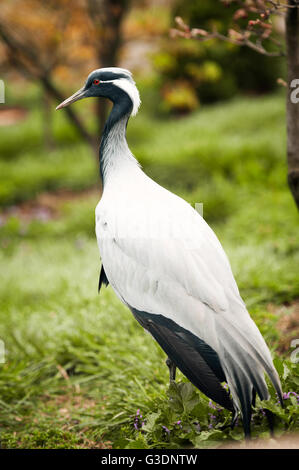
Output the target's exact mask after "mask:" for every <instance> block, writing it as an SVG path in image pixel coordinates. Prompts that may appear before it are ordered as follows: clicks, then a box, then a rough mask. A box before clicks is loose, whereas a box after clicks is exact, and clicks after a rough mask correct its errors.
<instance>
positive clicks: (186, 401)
mask: <svg viewBox="0 0 299 470" xmlns="http://www.w3.org/2000/svg"><path fill="white" fill-rule="evenodd" d="M180 385H182V387H181V395H182V401H183V406H184V410H185V411H187V412H190V411H192V410H193V409H194V408H195V406H196V405H197V404H198V401H199V398H198V395H197V393H196V391H195V388H194V386H193V385H192V384H191V383H190V382H187V383H183V384H180Z"/></svg>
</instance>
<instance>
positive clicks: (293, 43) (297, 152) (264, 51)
mask: <svg viewBox="0 0 299 470" xmlns="http://www.w3.org/2000/svg"><path fill="white" fill-rule="evenodd" d="M220 3H222V6H223V8H224V7H225V6H228V7H231V6H234V7H235V8H234V13H233V15H232V16H231V22H230V27H229V28H228V30H227V31H226V32H224V33H223V32H220V31H219V30H218V29H217V28H216V27H214V28H213V29H212V30H209V29H207V28H205V27H203V28H202V27H201V28H199V27H196V28H192V27H190V26H189V25H187V24H186V23H185V22H184V21H183V20H182V19H181V18H180V17H178V18H177V24H178V26H179V29H173V30H172V36H173V37H175V36H179V37H183V38H189V39H190V38H194V39H198V40H200V41H210V40H214V39H220V40H222V41H225V42H227V43H229V44H234V45H237V46H247V47H248V48H250V49H252V50H254V51H256V52H258V53H260V54H261V55H263V56H268V57H275V56H284V55H286V56H287V84H286V85H287V87H288V90H290V91H291V93H292V92H293V91H294V90H293V88H294V83H295V86H297V87H298V83H299V0H286V1H285V2H280V1H279V0H220ZM277 17H278V18H284V20H285V42H286V51H284V45H283V44H282V43H281V42H280V41H279V40H278V39H277V35H276V34H275V31H274V28H273V23H274V19H275V18H277ZM198 26H201V24H198ZM281 81H282V80H281ZM287 154H288V183H289V187H290V190H291V192H292V195H293V197H294V200H295V202H296V204H297V207H298V209H299V106H298V103H297V100H292V99H291V97H290V96H289V94H288V95H287Z"/></svg>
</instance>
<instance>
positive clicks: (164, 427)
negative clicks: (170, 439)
mask: <svg viewBox="0 0 299 470" xmlns="http://www.w3.org/2000/svg"><path fill="white" fill-rule="evenodd" d="M162 428H163V429H164V431H165V432H167V434H170V430H169V429H168V428H167V427H166V426H162Z"/></svg>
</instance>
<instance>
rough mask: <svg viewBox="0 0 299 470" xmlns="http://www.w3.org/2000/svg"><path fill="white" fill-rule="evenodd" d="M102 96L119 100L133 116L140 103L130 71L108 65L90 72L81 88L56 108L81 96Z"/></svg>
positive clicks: (115, 100) (116, 101) (80, 98)
mask: <svg viewBox="0 0 299 470" xmlns="http://www.w3.org/2000/svg"><path fill="white" fill-rule="evenodd" d="M89 97H102V98H108V99H110V100H111V101H112V102H113V103H118V102H121V103H123V105H125V106H127V108H128V112H130V114H131V115H132V116H134V115H135V114H136V113H137V111H138V108H139V105H140V97H139V92H138V90H137V88H136V85H135V82H134V80H133V78H132V74H131V72H129V70H126V69H121V68H119V67H108V68H103V69H97V70H94V71H93V72H91V73H90V74H89V75H88V77H87V80H86V82H85V85H84V87H83V88H81V89H80V90H78V91H77V92H76V93H74V94H73V95H72V96H70V97H69V98H67V99H66V100H64V101H63V102H62V103H60V104H59V105H58V106H57V108H56V109H60V108H64V107H65V106H68V105H69V104H71V103H74V102H75V101H78V100H82V98H89Z"/></svg>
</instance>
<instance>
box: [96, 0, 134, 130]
mask: <svg viewBox="0 0 299 470" xmlns="http://www.w3.org/2000/svg"><path fill="white" fill-rule="evenodd" d="M87 4H88V13H89V16H90V20H91V21H92V23H93V26H94V41H95V48H96V57H97V60H98V63H99V67H111V65H117V64H118V60H119V50H120V46H121V44H122V41H123V38H122V22H123V19H124V17H125V14H126V13H127V11H128V7H129V4H130V0H87ZM97 105H98V116H99V127H100V134H101V133H102V127H103V124H104V123H105V120H106V117H107V105H108V103H107V101H106V100H101V101H99V100H98V102H97Z"/></svg>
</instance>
